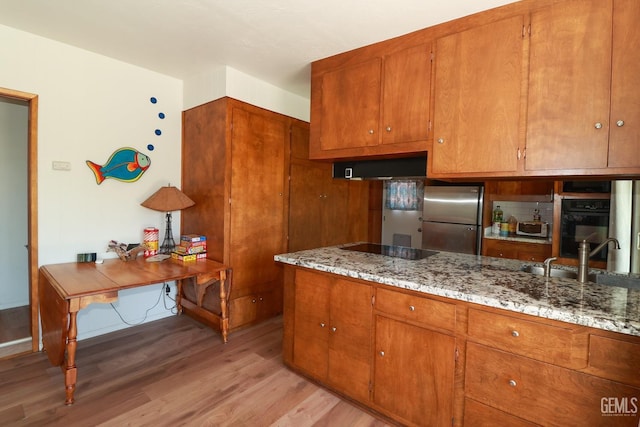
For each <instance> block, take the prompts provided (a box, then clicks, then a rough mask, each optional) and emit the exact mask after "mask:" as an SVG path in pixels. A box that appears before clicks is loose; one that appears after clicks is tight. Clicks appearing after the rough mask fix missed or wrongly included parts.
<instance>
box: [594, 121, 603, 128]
mask: <svg viewBox="0 0 640 427" xmlns="http://www.w3.org/2000/svg"><path fill="white" fill-rule="evenodd" d="M593 127H595V128H596V129H602V123H600V122H597V123H596V124H595V125H593Z"/></svg>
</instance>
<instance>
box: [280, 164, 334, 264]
mask: <svg viewBox="0 0 640 427" xmlns="http://www.w3.org/2000/svg"><path fill="white" fill-rule="evenodd" d="M330 179H332V178H331V165H329V164H319V165H311V164H308V163H297V162H296V161H295V160H292V163H291V181H290V183H289V249H288V251H289V252H295V251H301V250H304V249H312V248H318V247H321V246H323V243H322V242H323V234H325V233H324V227H323V214H322V210H323V206H324V205H325V203H324V201H325V198H324V182H325V181H327V180H330Z"/></svg>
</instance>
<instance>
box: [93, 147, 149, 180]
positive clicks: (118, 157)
mask: <svg viewBox="0 0 640 427" xmlns="http://www.w3.org/2000/svg"><path fill="white" fill-rule="evenodd" d="M87 166H89V168H90V169H91V170H92V171H93V173H94V175H95V176H96V182H97V183H98V185H99V184H102V181H104V180H105V179H107V178H112V179H117V180H119V181H124V182H134V181H137V180H138V179H140V177H141V176H142V174H143V173H144V171H146V170H147V169H149V166H151V159H150V158H149V156H147V155H145V154H142V153H141V152H139V151H137V150H134V149H133V148H129V147H123V148H120V149H118V150H116V151H114V152H113V154H112V155H111V157H109V160H107V163H105V164H104V165H99V164H97V163H94V162H92V161H91V160H87Z"/></svg>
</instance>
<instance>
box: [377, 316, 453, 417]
mask: <svg viewBox="0 0 640 427" xmlns="http://www.w3.org/2000/svg"><path fill="white" fill-rule="evenodd" d="M375 325H376V334H375V340H376V344H375V350H376V355H375V362H374V380H373V402H374V404H375V405H377V406H379V407H380V408H382V409H384V410H385V411H388V412H389V413H391V414H394V415H395V416H396V417H397V418H398V419H400V420H402V421H403V423H407V424H411V425H426V426H451V420H452V419H453V386H454V373H455V372H454V371H455V351H456V339H455V338H454V337H452V336H450V335H445V334H443V333H440V332H435V331H432V330H429V329H426V328H423V327H419V326H415V325H411V324H408V323H406V322H402V321H398V320H394V319H390V318H388V317H386V316H382V315H377V316H376V323H375Z"/></svg>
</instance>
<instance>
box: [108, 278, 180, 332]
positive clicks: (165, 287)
mask: <svg viewBox="0 0 640 427" xmlns="http://www.w3.org/2000/svg"><path fill="white" fill-rule="evenodd" d="M165 289H166V291H165ZM170 290H171V288H170V287H169V284H168V283H167V282H164V285H162V289H160V295H158V300H157V301H156V302H155V304H153V305H152V306H151V307H149V308H148V309H147V311H145V313H144V317H143V318H142V320H141V321H140V322H138V323H130V322H127V321H126V320H124V317H122V315H121V314H120V312H119V311H118V309H117V308H116V306H115V305H113V303H109V305H111V308H113V310H114V311H115V312H116V314H117V315H118V317H119V318H120V320H122V322H123V323H124V324H125V325H129V326H138V325H142V324H143V323H144V322H145V321H146V320H147V316H148V315H149V312H150V311H151V310H153V309H154V308H156V307H157V306H158V304H159V303H160V298H162V295H164V296H165V297H167V298H169V299H170V300H172V301H174V302H175V300H174V299H173V298H171V297H170V296H169V292H170ZM163 301H164V308H165V309H167V310H170V311H171V313H172V314H176V313H175V312H174V309H176V306H175V304H174V305H173V307H171V308H169V307H167V302H166V300H163ZM176 312H177V311H176Z"/></svg>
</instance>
